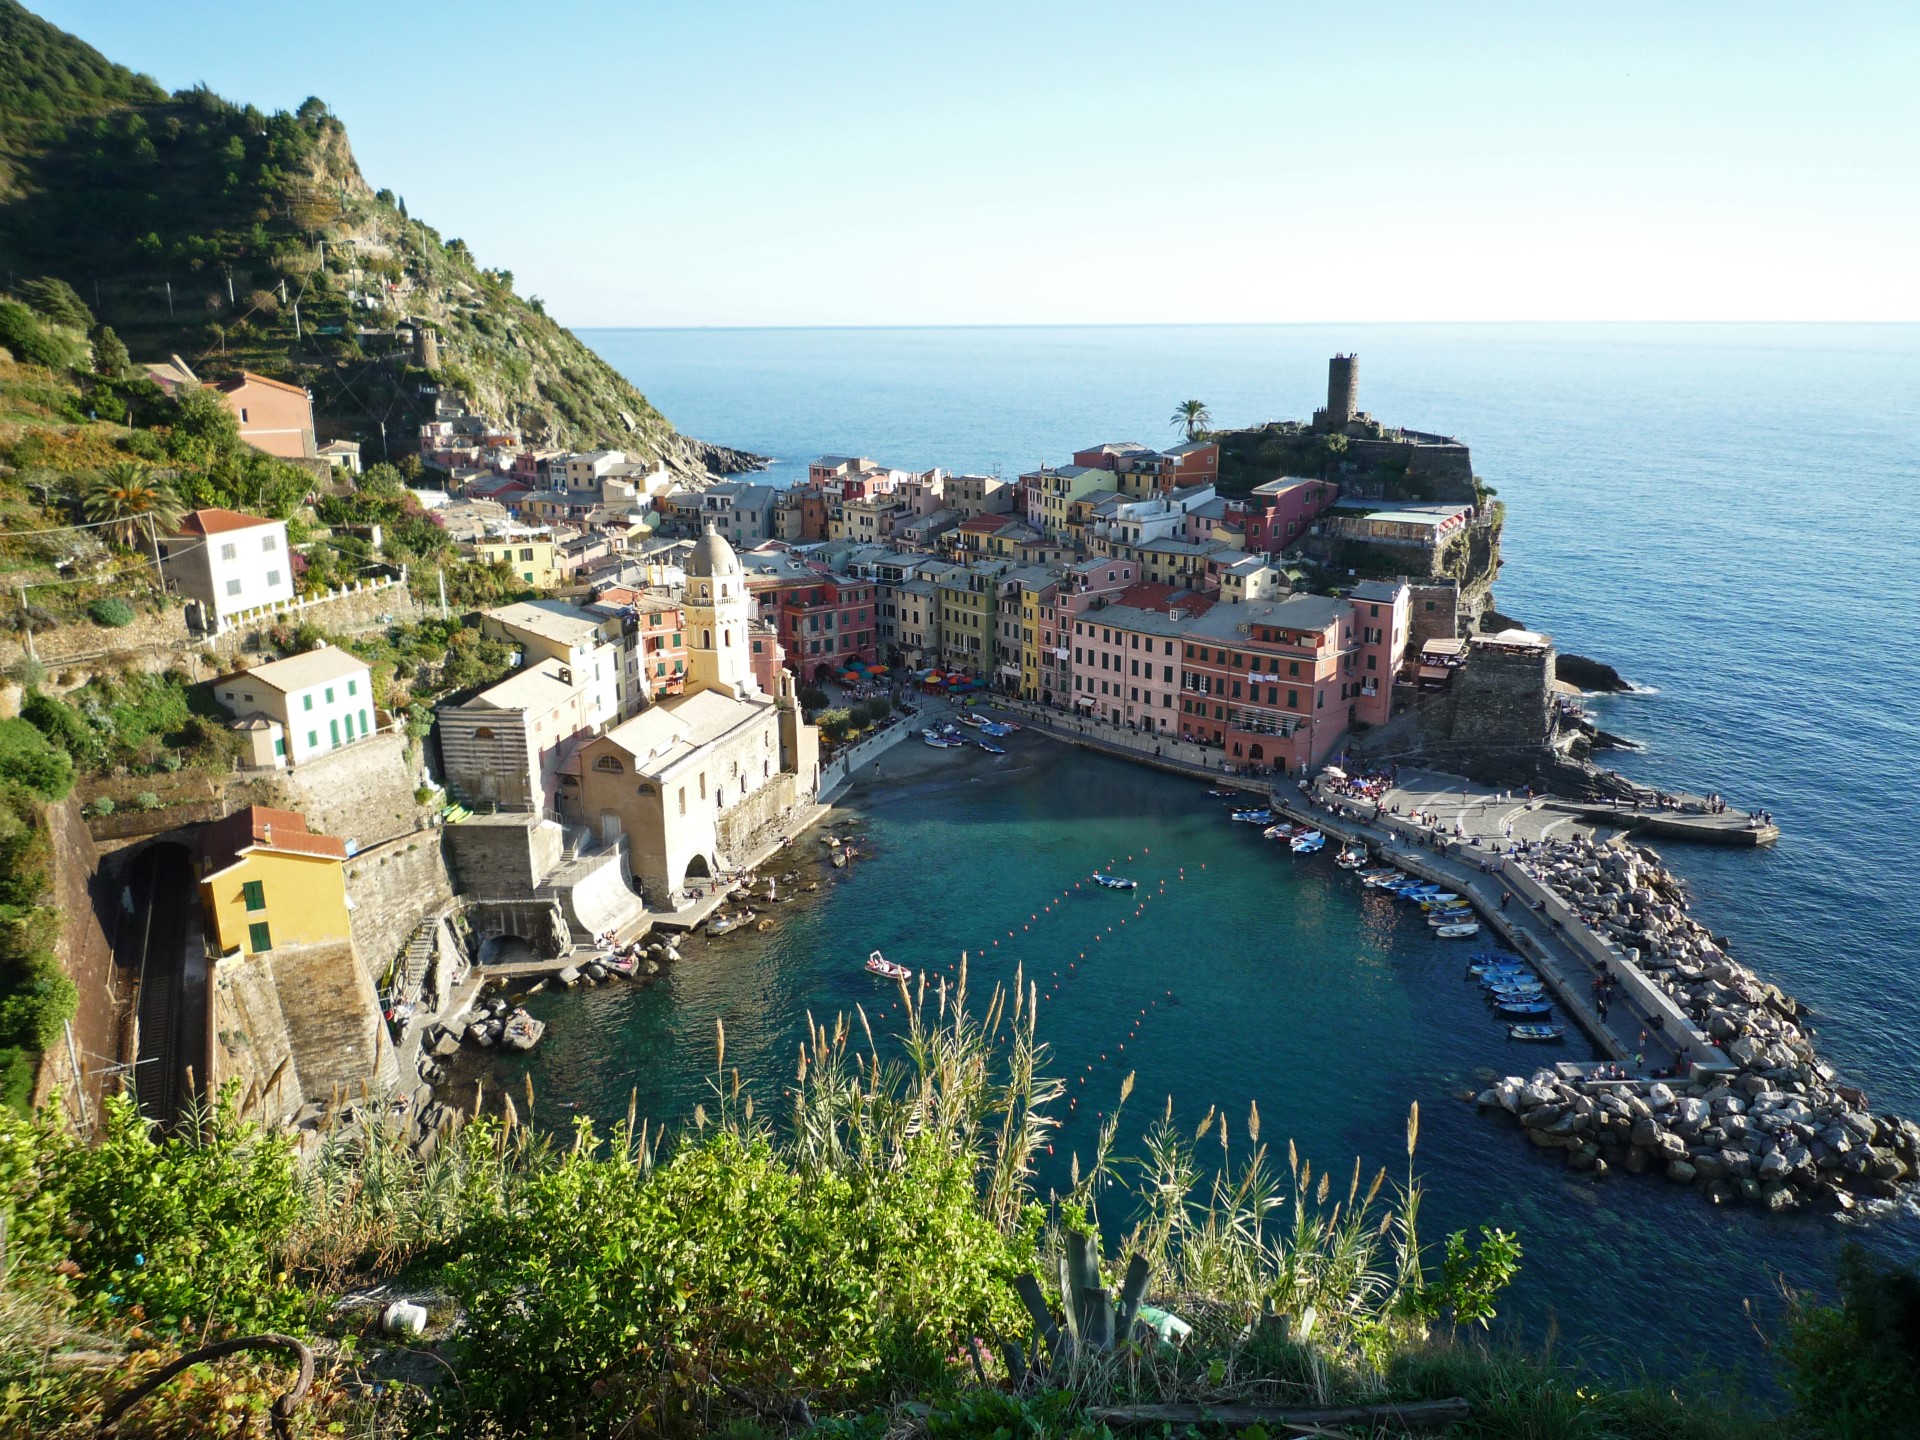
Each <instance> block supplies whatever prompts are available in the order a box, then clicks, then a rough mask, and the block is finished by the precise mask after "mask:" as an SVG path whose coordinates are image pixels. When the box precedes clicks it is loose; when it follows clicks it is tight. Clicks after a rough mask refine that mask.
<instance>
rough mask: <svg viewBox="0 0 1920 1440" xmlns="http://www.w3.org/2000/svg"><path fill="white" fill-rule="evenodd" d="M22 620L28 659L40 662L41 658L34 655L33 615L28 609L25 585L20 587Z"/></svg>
mask: <svg viewBox="0 0 1920 1440" xmlns="http://www.w3.org/2000/svg"><path fill="white" fill-rule="evenodd" d="M20 619H21V620H22V621H23V622H25V623H24V628H25V630H26V632H27V658H28V659H29V660H38V659H39V658H40V657H39V656H38V655H36V654H34V653H33V614H32V612H31V611H29V610H28V609H27V587H26V586H25V585H22V586H21V587H20Z"/></svg>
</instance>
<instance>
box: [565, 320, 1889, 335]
mask: <svg viewBox="0 0 1920 1440" xmlns="http://www.w3.org/2000/svg"><path fill="white" fill-rule="evenodd" d="M558 323H560V324H563V325H565V326H566V327H567V328H568V329H569V330H574V331H580V332H585V331H593V330H664V331H681V332H692V331H707V330H740V331H750V330H758V331H765V330H849V331H875V330H1327V329H1346V330H1359V329H1381V328H1387V327H1392V328H1396V329H1413V328H1433V329H1441V328H1450V329H1457V328H1461V327H1468V326H1472V327H1477V328H1486V329H1491V328H1495V327H1505V328H1520V327H1550V326H1562V327H1571V326H1579V327H1581V328H1583V329H1598V328H1611V329H1646V328H1651V327H1654V326H1688V327H1697V328H1703V329H1704V328H1707V327H1735V326H1756V327H1757V326H1776V327H1786V326H1794V327H1803V328H1810V327H1813V326H1823V325H1824V326H1846V327H1849V328H1854V329H1899V328H1907V329H1912V328H1920V319H1916V320H1007V321H940V320H929V321H900V322H895V323H890V324H884V325H881V324H870V325H860V324H838V323H829V322H824V321H823V322H816V323H806V324H800V323H796V324H714V325H648V324H638V325H634V324H625V325H623V324H585V323H580V322H569V321H559V322H558Z"/></svg>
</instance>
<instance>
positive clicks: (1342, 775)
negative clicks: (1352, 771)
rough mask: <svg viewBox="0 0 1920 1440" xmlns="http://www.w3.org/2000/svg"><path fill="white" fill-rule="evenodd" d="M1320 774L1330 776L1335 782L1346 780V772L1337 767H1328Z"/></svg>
mask: <svg viewBox="0 0 1920 1440" xmlns="http://www.w3.org/2000/svg"><path fill="white" fill-rule="evenodd" d="M1320 773H1321V774H1322V775H1331V776H1332V777H1333V778H1334V779H1336V780H1344V779H1346V778H1347V772H1346V771H1344V770H1342V769H1341V768H1340V767H1339V766H1338V765H1329V766H1327V767H1326V769H1324V770H1322V771H1321V772H1320Z"/></svg>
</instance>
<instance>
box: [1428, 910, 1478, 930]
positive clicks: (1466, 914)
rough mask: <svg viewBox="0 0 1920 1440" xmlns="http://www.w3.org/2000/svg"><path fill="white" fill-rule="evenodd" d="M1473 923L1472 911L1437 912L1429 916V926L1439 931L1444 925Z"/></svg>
mask: <svg viewBox="0 0 1920 1440" xmlns="http://www.w3.org/2000/svg"><path fill="white" fill-rule="evenodd" d="M1472 921H1473V911H1471V910H1436V911H1434V912H1433V913H1432V914H1431V915H1429V916H1427V924H1429V925H1431V926H1432V927H1433V928H1434V929H1436V930H1438V929H1439V928H1440V927H1441V926H1443V925H1467V924H1471V923H1472Z"/></svg>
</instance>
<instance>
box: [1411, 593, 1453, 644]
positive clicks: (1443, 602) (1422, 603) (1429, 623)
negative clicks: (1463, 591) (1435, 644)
mask: <svg viewBox="0 0 1920 1440" xmlns="http://www.w3.org/2000/svg"><path fill="white" fill-rule="evenodd" d="M1429 605H1431V606H1432V608H1431V609H1429V608H1428V606H1429ZM1407 617H1408V625H1407V653H1408V654H1410V655H1418V654H1419V653H1420V647H1421V646H1423V645H1425V644H1426V643H1427V641H1429V640H1454V639H1457V638H1458V637H1459V634H1460V586H1459V584H1458V583H1457V582H1455V581H1452V580H1441V581H1435V582H1433V583H1431V584H1414V585H1411V586H1409V587H1408V591H1407Z"/></svg>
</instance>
